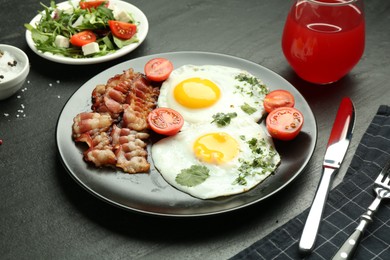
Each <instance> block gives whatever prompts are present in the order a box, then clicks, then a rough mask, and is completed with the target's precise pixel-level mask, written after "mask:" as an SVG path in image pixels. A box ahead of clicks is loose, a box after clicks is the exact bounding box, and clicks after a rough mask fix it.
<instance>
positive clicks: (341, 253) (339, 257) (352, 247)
mask: <svg viewBox="0 0 390 260" xmlns="http://www.w3.org/2000/svg"><path fill="white" fill-rule="evenodd" d="M368 223H369V222H368V221H367V220H366V219H362V220H361V221H360V224H359V226H358V227H357V228H356V229H355V231H354V232H353V233H352V234H351V235H350V236H349V237H348V239H347V240H345V242H344V244H343V245H342V246H341V247H340V249H339V250H338V251H337V253H336V254H335V255H334V257H333V258H332V260H346V259H352V257H353V255H354V254H355V251H356V248H357V246H358V245H359V242H360V240H361V238H362V236H363V232H364V229H365V227H366V226H367V224H368Z"/></svg>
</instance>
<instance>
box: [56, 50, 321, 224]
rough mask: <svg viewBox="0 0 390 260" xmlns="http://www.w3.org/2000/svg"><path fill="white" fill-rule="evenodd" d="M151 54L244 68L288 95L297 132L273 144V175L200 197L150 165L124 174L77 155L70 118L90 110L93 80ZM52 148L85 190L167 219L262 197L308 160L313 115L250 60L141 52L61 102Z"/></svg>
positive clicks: (177, 62)
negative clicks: (297, 117)
mask: <svg viewBox="0 0 390 260" xmlns="http://www.w3.org/2000/svg"><path fill="white" fill-rule="evenodd" d="M154 57H165V58H167V59H169V60H171V61H172V62H173V65H174V67H175V68H178V67H180V66H182V65H185V64H194V65H206V64H210V65H224V66H230V67H236V68H240V69H244V70H247V71H248V72H249V73H251V74H253V75H255V76H257V77H258V78H260V79H262V80H263V82H264V83H265V84H266V85H267V86H268V87H269V88H270V89H271V90H272V89H286V90H288V91H290V92H291V93H293V95H294V96H295V99H296V107H297V108H298V109H299V110H300V111H301V112H302V113H303V115H304V118H305V123H304V126H303V128H302V132H301V133H300V134H299V135H298V137H297V138H296V139H294V140H293V141H289V142H278V141H276V142H275V145H276V149H277V150H278V152H279V153H280V154H281V157H282V162H281V165H280V166H279V168H278V169H277V171H276V173H275V174H274V175H271V176H270V177H269V178H267V179H266V180H265V181H264V182H262V183H261V184H259V185H258V186H256V187H255V188H253V189H252V190H250V191H248V192H246V193H243V194H239V195H234V196H229V197H223V198H218V199H211V200H201V199H196V198H194V197H191V196H190V195H187V194H186V193H183V192H181V191H178V190H176V189H175V188H173V187H171V186H170V185H169V184H167V182H165V180H164V179H163V178H162V177H161V176H160V174H159V173H158V172H157V171H156V170H155V169H154V167H153V165H152V167H151V171H150V173H147V174H134V175H130V174H126V173H124V172H122V171H120V170H115V169H111V168H101V169H100V168H96V167H94V166H91V165H89V164H87V163H86V162H85V161H84V160H83V158H82V151H83V149H84V148H85V147H84V146H81V145H76V144H75V143H74V141H73V140H72V123H73V118H74V117H75V116H76V115H77V114H78V113H80V112H86V111H91V108H90V107H91V93H92V90H93V89H94V88H95V86H96V85H98V84H105V83H106V82H107V80H108V79H109V78H111V77H112V76H114V75H116V74H119V73H122V72H123V70H126V69H129V68H134V70H135V71H139V72H143V68H144V65H145V63H146V62H147V61H148V60H150V59H151V58H154ZM56 139H57V146H58V151H59V153H60V156H61V158H62V161H63V164H64V166H65V167H66V169H67V170H68V172H69V173H70V175H71V176H72V177H73V178H74V179H75V180H76V181H77V182H78V183H79V184H80V185H81V186H82V187H84V188H85V189H86V190H88V191H89V192H91V193H92V194H94V195H95V196H97V197H98V198H100V199H103V200H104V201H106V202H108V203H111V204H113V205H116V206H119V207H121V208H124V209H128V210H133V211H137V212H142V213H147V214H152V215H160V216H172V217H191V216H205V215H212V214H220V213H224V212H228V211H232V210H237V209H240V208H242V207H246V206H248V205H251V204H253V203H256V202H259V201H261V200H264V199H266V198H268V197H270V196H271V195H273V194H275V193H276V192H278V191H280V190H281V189H282V188H283V187H285V186H286V185H287V184H289V183H290V182H291V181H292V180H293V179H294V178H296V177H297V176H298V175H299V174H300V173H301V172H302V171H303V169H304V168H305V166H306V164H307V163H308V161H309V160H310V158H311V156H312V154H313V151H314V148H315V144H316V140H317V126H316V121H315V118H314V115H313V113H312V111H311V109H310V107H309V105H308V104H307V102H306V101H305V99H304V98H303V97H302V95H301V94H300V93H299V92H298V91H297V90H296V89H295V88H294V87H293V86H292V85H291V84H290V83H289V82H287V81H286V80H285V79H283V78H282V77H280V76H279V75H277V74H276V73H274V72H272V71H270V70H269V69H267V68H264V67H262V66H260V65H258V64H256V63H253V62H250V61H247V60H244V59H240V58H236V57H232V56H227V55H222V54H215V53H204V52H176V53H164V54H158V55H152V56H146V57H141V58H137V59H134V60H130V61H127V62H124V63H121V64H118V65H116V66H114V67H111V68H109V69H107V70H105V71H103V72H102V73H100V74H98V75H96V76H95V77H93V78H92V79H90V80H89V81H88V82H86V83H85V84H84V85H83V86H81V87H80V88H79V89H78V90H77V91H76V92H75V93H74V94H73V96H72V97H71V98H70V99H69V100H68V102H67V103H66V105H65V106H64V108H63V110H62V112H61V114H60V116H59V119H58V123H57V132H56ZM149 158H150V157H149Z"/></svg>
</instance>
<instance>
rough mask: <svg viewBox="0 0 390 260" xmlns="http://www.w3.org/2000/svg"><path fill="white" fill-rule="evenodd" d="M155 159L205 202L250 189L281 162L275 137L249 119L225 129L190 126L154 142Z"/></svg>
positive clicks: (166, 175) (170, 177)
mask: <svg viewBox="0 0 390 260" xmlns="http://www.w3.org/2000/svg"><path fill="white" fill-rule="evenodd" d="M151 156H152V159H153V163H154V166H155V167H156V168H157V170H158V171H159V172H160V173H161V175H162V176H163V178H164V179H165V180H166V181H167V182H168V183H169V184H171V185H172V186H174V187H176V188H177V189H179V190H181V191H183V192H186V193H188V194H190V195H192V196H194V197H196V198H200V199H211V198H216V197H220V196H228V195H233V194H238V193H242V192H245V191H248V190H249V189H251V188H253V187H255V186H256V185H257V184H259V183H260V182H262V181H263V180H264V179H265V178H267V177H268V176H269V175H270V174H271V173H272V172H273V171H275V169H276V168H277V166H278V164H279V163H280V156H279V154H278V153H277V151H276V150H275V148H274V146H273V142H272V139H271V138H270V137H269V136H268V135H267V134H266V133H265V131H264V130H263V128H262V127H261V126H260V125H259V124H257V123H255V122H254V121H253V119H251V118H249V117H248V118H234V119H232V121H231V122H230V124H228V125H226V126H223V127H218V126H216V125H215V124H210V123H207V124H204V123H202V124H190V125H188V127H186V128H185V129H183V130H182V131H181V132H179V133H178V134H176V135H174V136H170V137H166V138H164V139H161V140H159V141H158V142H156V143H154V144H153V146H152V148H151Z"/></svg>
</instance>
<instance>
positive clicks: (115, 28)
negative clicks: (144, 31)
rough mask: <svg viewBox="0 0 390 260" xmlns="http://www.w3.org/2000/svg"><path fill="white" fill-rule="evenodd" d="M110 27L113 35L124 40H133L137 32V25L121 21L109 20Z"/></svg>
mask: <svg viewBox="0 0 390 260" xmlns="http://www.w3.org/2000/svg"><path fill="white" fill-rule="evenodd" d="M108 26H109V27H110V30H111V32H112V34H113V35H114V36H115V37H117V38H119V39H122V40H128V39H131V37H133V36H134V34H135V33H136V32H137V25H135V24H133V23H126V22H121V21H115V20H109V21H108Z"/></svg>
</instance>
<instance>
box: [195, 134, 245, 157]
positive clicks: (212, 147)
mask: <svg viewBox="0 0 390 260" xmlns="http://www.w3.org/2000/svg"><path fill="white" fill-rule="evenodd" d="M193 149H194V153H195V156H196V157H197V158H198V159H199V160H200V161H202V162H207V163H213V164H223V163H225V162H228V161H231V160H232V159H233V158H234V157H235V156H236V155H237V154H238V151H239V145H238V142H237V141H236V140H235V139H234V138H233V137H232V136H230V135H229V134H227V133H209V134H205V135H202V136H200V137H199V138H198V139H197V140H196V141H195V143H194V146H193Z"/></svg>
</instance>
